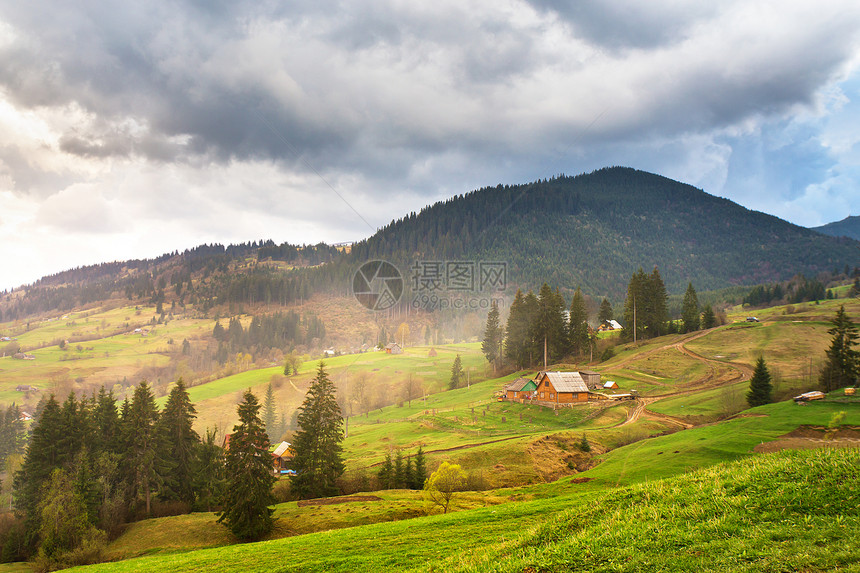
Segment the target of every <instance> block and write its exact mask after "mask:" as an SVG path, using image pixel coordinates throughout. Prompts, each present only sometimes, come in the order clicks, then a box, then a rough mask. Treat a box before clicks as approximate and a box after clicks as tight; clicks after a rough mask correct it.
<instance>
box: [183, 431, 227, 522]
mask: <svg viewBox="0 0 860 573" xmlns="http://www.w3.org/2000/svg"><path fill="white" fill-rule="evenodd" d="M216 436H217V432H216V431H215V430H210V429H208V428H207V430H206V437H205V438H204V439H203V441H202V442H200V443H199V444H197V449H196V452H195V456H194V464H193V465H192V484H191V485H192V489H193V490H194V500H195V506H196V507H197V508H198V509H201V510H203V511H212V508H213V507H214V506H216V505H217V504H218V503H219V502H220V501H221V499H222V497H223V496H224V487H225V485H226V476H225V475H224V470H225V468H224V450H222V449H221V446H219V445H218V444H217V443H215V438H216Z"/></svg>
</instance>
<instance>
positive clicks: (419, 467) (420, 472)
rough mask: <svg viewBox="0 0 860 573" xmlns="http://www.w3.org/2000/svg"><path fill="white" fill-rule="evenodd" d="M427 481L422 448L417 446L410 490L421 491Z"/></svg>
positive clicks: (425, 462) (425, 461)
mask: <svg viewBox="0 0 860 573" xmlns="http://www.w3.org/2000/svg"><path fill="white" fill-rule="evenodd" d="M426 480H427V460H426V459H425V458H424V446H418V452H417V453H416V454H415V469H413V470H412V489H423V488H424V482H425V481H426Z"/></svg>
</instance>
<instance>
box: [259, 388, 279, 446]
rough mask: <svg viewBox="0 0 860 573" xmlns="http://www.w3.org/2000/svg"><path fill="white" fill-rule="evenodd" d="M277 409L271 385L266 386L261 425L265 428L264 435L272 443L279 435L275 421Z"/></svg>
mask: <svg viewBox="0 0 860 573" xmlns="http://www.w3.org/2000/svg"><path fill="white" fill-rule="evenodd" d="M277 415H278V413H277V407H276V405H275V391H274V389H273V388H272V383H271V382H269V385H268V386H266V397H265V398H264V399H263V425H264V426H266V434H268V436H269V441H270V442H274V441H275V440H276V439H277V438H280V437H281V436H280V435H275V434H278V432H277V431H276V430H277V428H276V427H275V421H276V420H277Z"/></svg>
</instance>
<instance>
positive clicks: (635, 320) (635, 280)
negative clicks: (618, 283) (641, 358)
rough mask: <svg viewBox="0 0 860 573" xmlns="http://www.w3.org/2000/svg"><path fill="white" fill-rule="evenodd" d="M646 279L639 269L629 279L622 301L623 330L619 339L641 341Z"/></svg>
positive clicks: (643, 328)
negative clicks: (625, 294)
mask: <svg viewBox="0 0 860 573" xmlns="http://www.w3.org/2000/svg"><path fill="white" fill-rule="evenodd" d="M647 289H648V277H646V276H645V272H644V271H643V270H642V268H641V267H640V268H639V270H638V271H637V272H635V273H633V275H632V276H631V277H630V282H629V283H628V284H627V298H626V299H625V301H624V329H623V330H622V331H621V337H622V338H623V339H625V340H641V339H642V338H643V334H644V331H645V315H646V314H647V306H648V305H647V296H646V292H647Z"/></svg>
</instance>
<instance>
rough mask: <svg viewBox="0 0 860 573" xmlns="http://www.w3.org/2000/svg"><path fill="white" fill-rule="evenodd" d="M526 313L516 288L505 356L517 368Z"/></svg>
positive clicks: (524, 344) (523, 358) (524, 355)
mask: <svg viewBox="0 0 860 573" xmlns="http://www.w3.org/2000/svg"><path fill="white" fill-rule="evenodd" d="M526 313H527V309H526V305H525V296H524V295H523V291H521V290H519V289H517V293H516V294H515V295H514V301H513V302H512V303H511V310H510V313H509V314H508V323H507V325H506V327H505V356H507V358H508V360H510V361H511V362H513V363H514V364H515V365H516V366H517V368H522V367H523V366H525V365H526V364H527V363H528V350H527V348H528V345H529V318H528V316H527V314H526ZM422 487H423V486H422Z"/></svg>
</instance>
